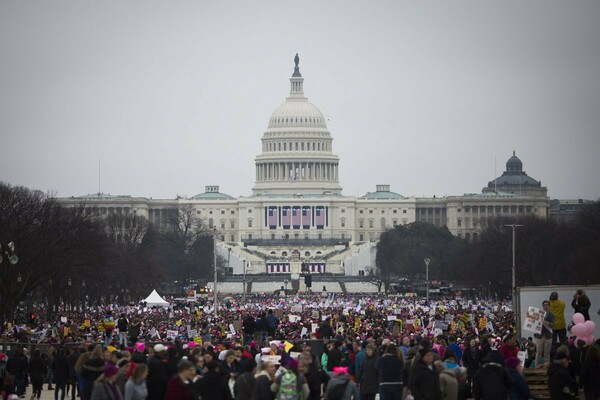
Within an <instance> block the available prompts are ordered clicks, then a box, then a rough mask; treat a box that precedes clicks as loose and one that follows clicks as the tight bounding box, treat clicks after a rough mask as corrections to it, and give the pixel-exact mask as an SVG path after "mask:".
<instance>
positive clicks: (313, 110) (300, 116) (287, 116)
mask: <svg viewBox="0 0 600 400" xmlns="http://www.w3.org/2000/svg"><path fill="white" fill-rule="evenodd" d="M294 100H296V99H290V101H286V102H285V103H283V104H282V105H280V106H279V107H277V109H275V111H274V112H273V114H272V115H271V118H270V119H269V128H268V129H273V128H286V127H290V128H291V127H294V128H295V127H313V128H325V129H327V124H326V123H325V117H324V116H323V113H322V112H321V110H319V109H318V108H317V107H316V106H315V105H314V104H312V103H309V102H308V100H307V99H306V97H304V101H302V100H301V99H298V100H296V101H294Z"/></svg>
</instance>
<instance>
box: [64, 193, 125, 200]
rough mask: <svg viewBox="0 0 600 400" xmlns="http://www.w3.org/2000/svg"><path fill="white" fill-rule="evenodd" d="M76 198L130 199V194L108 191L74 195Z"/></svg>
mask: <svg viewBox="0 0 600 400" xmlns="http://www.w3.org/2000/svg"><path fill="white" fill-rule="evenodd" d="M74 198H76V199H86V200H102V199H104V200H109V199H130V198H131V196H130V195H128V194H117V195H113V194H110V193H90V194H86V195H83V196H75V197H74Z"/></svg>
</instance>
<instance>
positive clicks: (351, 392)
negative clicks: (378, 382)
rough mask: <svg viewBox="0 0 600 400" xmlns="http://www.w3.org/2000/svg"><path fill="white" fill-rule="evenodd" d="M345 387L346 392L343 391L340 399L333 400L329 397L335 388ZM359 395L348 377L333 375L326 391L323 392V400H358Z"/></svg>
mask: <svg viewBox="0 0 600 400" xmlns="http://www.w3.org/2000/svg"><path fill="white" fill-rule="evenodd" d="M339 385H346V390H344V394H343V396H342V398H341V399H333V398H331V397H330V396H329V395H330V394H331V392H332V391H333V390H334V388H335V387H336V386H339ZM358 398H359V393H358V389H357V388H356V385H355V384H354V382H351V381H350V375H345V374H344V375H334V376H333V377H332V378H331V380H330V381H329V383H328V384H327V389H326V390H325V399H326V400H347V399H358Z"/></svg>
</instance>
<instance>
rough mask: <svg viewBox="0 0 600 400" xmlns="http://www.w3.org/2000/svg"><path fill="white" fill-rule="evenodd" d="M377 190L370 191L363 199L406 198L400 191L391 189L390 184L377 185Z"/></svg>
mask: <svg viewBox="0 0 600 400" xmlns="http://www.w3.org/2000/svg"><path fill="white" fill-rule="evenodd" d="M376 189H377V190H376V191H375V192H368V193H367V194H365V195H364V196H362V197H361V199H368V200H399V199H400V200H401V199H406V197H404V196H402V195H401V194H399V193H396V192H392V191H390V185H377V187H376Z"/></svg>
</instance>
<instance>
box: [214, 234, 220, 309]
mask: <svg viewBox="0 0 600 400" xmlns="http://www.w3.org/2000/svg"><path fill="white" fill-rule="evenodd" d="M213 266H214V268H215V282H214V288H213V303H214V306H215V319H216V318H217V317H218V316H219V312H218V311H217V307H218V304H217V301H218V299H217V284H218V277H217V228H213Z"/></svg>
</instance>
